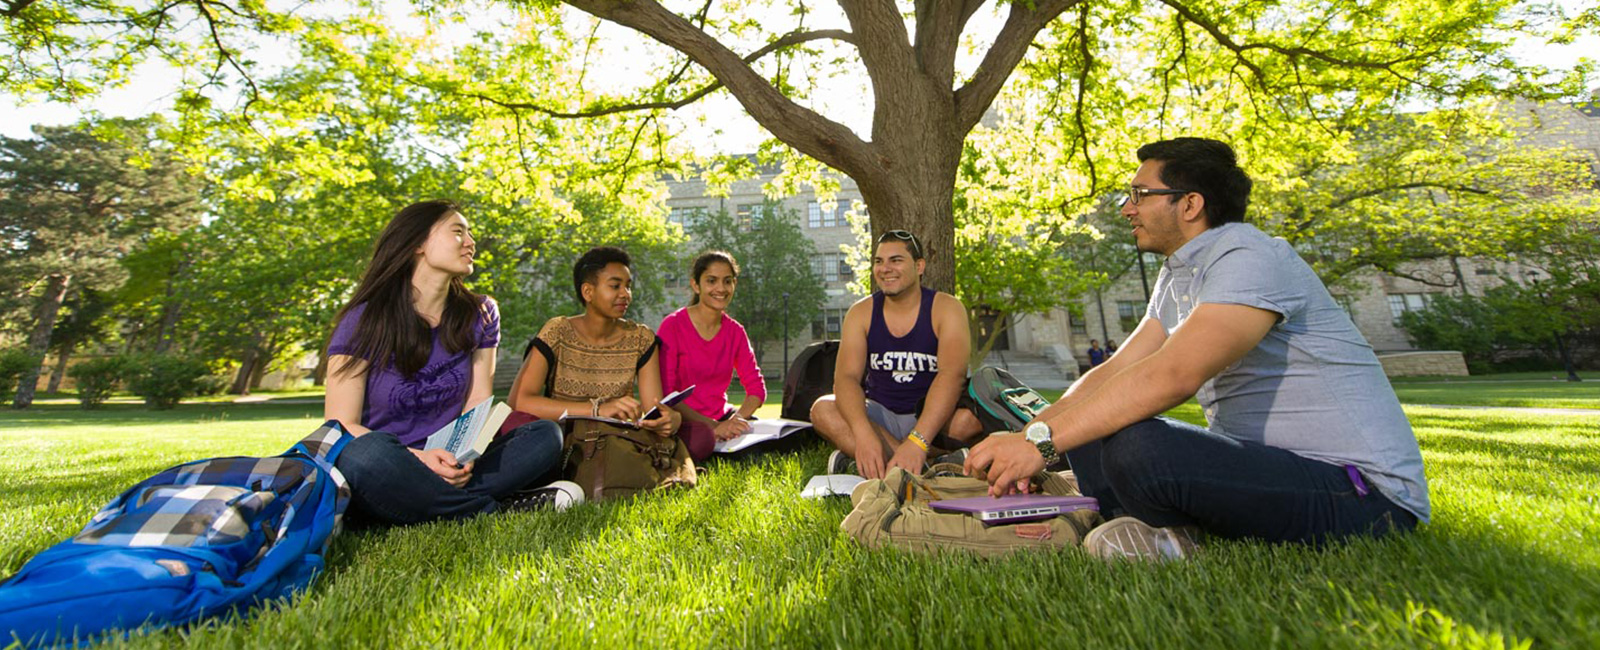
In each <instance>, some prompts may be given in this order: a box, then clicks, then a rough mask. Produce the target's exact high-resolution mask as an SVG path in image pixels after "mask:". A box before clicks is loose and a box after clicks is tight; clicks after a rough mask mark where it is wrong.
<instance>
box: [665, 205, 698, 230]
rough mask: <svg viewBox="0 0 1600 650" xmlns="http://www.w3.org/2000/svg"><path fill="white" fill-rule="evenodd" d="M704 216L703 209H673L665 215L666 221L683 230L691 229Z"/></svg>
mask: <svg viewBox="0 0 1600 650" xmlns="http://www.w3.org/2000/svg"><path fill="white" fill-rule="evenodd" d="M704 215H705V208H673V209H672V210H671V211H669V212H668V213H667V221H668V222H670V223H675V224H678V225H680V226H683V227H684V228H693V227H694V226H695V224H698V223H700V219H701V218H702V217H703V216H704Z"/></svg>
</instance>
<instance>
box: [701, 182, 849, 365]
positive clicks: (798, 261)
mask: <svg viewBox="0 0 1600 650" xmlns="http://www.w3.org/2000/svg"><path fill="white" fill-rule="evenodd" d="M691 221H692V222H691V224H690V225H689V226H688V228H687V230H688V232H689V234H690V237H691V238H690V244H689V246H688V248H687V253H688V254H687V255H686V256H685V257H684V258H683V259H684V261H683V263H682V264H680V265H679V268H678V270H677V271H676V273H675V275H677V276H678V277H681V278H683V286H684V287H686V288H685V292H687V291H688V290H687V287H688V284H689V278H688V275H689V271H690V270H691V269H690V268H689V263H690V262H691V261H692V260H693V259H694V257H695V256H696V255H699V254H700V253H702V252H704V251H710V250H723V251H727V252H729V253H731V254H732V255H733V258H734V259H735V260H737V261H738V262H739V288H738V291H737V293H736V294H735V295H734V299H733V304H731V305H729V306H728V312H729V315H731V316H733V317H734V318H735V319H738V321H739V322H740V323H743V324H744V327H745V331H746V332H747V333H748V334H749V335H750V345H751V346H752V347H754V348H755V352H756V356H757V358H759V357H760V356H761V354H762V353H763V351H764V350H765V348H766V346H767V345H768V344H770V343H773V342H777V343H782V342H783V340H784V336H785V335H788V336H791V337H792V336H794V335H795V334H798V333H800V332H803V331H805V328H806V327H807V326H808V324H809V323H810V322H811V319H812V318H813V317H815V316H816V314H817V313H818V312H820V311H822V305H823V303H824V302H826V301H827V295H826V294H825V293H824V292H823V283H822V278H820V277H818V276H817V273H816V271H815V270H814V269H813V268H812V266H811V259H812V257H813V256H814V255H816V253H817V249H816V247H815V246H814V245H812V243H811V239H810V238H808V237H806V235H805V232H804V231H803V230H801V229H800V221H799V216H798V215H797V214H795V212H794V211H792V210H783V209H781V208H780V206H779V205H778V204H777V203H776V202H774V201H767V202H765V203H763V204H762V206H761V208H760V209H759V210H756V211H754V212H752V213H751V214H750V215H749V216H748V217H745V218H741V216H740V215H737V214H730V213H728V211H727V210H719V211H717V212H702V213H700V214H699V216H698V218H696V219H693V220H691ZM680 300H682V302H683V303H687V302H688V301H687V299H686V298H683V299H680ZM786 316H787V320H785V317H786Z"/></svg>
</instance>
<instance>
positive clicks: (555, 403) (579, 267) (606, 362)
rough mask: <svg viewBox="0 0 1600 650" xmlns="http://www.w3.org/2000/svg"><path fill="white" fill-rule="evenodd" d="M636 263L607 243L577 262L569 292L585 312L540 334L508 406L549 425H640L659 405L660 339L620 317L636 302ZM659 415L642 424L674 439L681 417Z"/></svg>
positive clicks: (553, 321) (668, 412)
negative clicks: (573, 420)
mask: <svg viewBox="0 0 1600 650" xmlns="http://www.w3.org/2000/svg"><path fill="white" fill-rule="evenodd" d="M632 266H633V262H632V260H631V259H629V257H628V254H627V253H626V252H624V251H623V250H622V249H620V248H614V247H610V246H601V247H598V248H593V249H590V250H589V252H587V253H584V254H583V257H580V258H578V262H577V264H576V265H574V266H573V269H572V288H573V289H574V290H575V291H576V292H577V296H578V302H580V303H581V304H583V314H581V315H578V316H557V317H555V318H552V319H550V320H549V321H546V322H545V324H544V327H541V328H540V329H539V334H538V336H536V337H534V339H533V342H532V343H531V344H529V347H530V350H529V351H527V352H524V354H523V357H524V359H523V362H522V370H521V371H520V372H518V373H517V380H516V382H514V383H513V384H511V398H510V400H509V403H510V404H511V408H514V409H516V410H518V411H523V412H525V413H532V414H534V415H537V416H539V417H540V418H542V419H546V420H554V419H556V418H559V417H561V414H562V413H586V414H591V415H600V416H605V417H610V418H616V419H619V420H637V419H638V418H639V416H641V415H643V414H645V413H647V412H649V411H650V409H651V407H654V406H655V405H656V404H657V403H659V402H660V401H661V369H660V360H659V355H657V354H656V352H657V348H659V347H660V342H659V340H658V339H656V335H655V333H653V332H651V331H650V328H648V327H645V326H644V325H640V324H639V323H635V322H633V321H630V320H627V319H625V318H623V315H624V314H626V313H627V312H628V304H629V303H630V302H631V301H632V299H633V270H632ZM533 351H537V352H538V354H532V353H531V352H533ZM636 386H637V388H638V395H639V396H638V398H637V399H635V398H634V388H635V387H636ZM662 410H663V411H665V412H666V414H665V415H662V416H661V417H658V418H656V419H653V420H645V421H643V422H641V423H640V426H641V427H643V428H644V429H647V430H649V431H653V432H655V433H656V434H657V435H660V436H663V437H665V436H671V435H673V433H674V432H676V431H677V430H678V424H679V418H680V417H681V416H680V415H678V412H677V411H676V410H673V409H670V408H668V409H662Z"/></svg>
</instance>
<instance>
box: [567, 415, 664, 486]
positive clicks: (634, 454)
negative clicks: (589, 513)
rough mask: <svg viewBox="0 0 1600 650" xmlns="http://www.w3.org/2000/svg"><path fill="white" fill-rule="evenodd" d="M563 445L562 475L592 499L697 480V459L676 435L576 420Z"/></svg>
mask: <svg viewBox="0 0 1600 650" xmlns="http://www.w3.org/2000/svg"><path fill="white" fill-rule="evenodd" d="M565 447H566V460H565V461H564V462H563V463H562V474H563V475H565V476H566V478H567V480H570V481H572V482H574V483H577V484H578V485H579V486H580V487H582V488H583V492H584V496H585V497H586V498H587V499H588V500H590V501H603V500H606V499H617V498H623V497H631V496H634V495H636V494H639V493H641V492H649V491H652V490H659V489H666V488H675V487H686V488H688V487H694V484H695V469H694V460H692V459H690V458H689V448H688V447H687V446H686V445H684V444H683V440H682V439H681V438H679V437H677V436H673V437H670V438H663V437H661V436H658V435H656V434H654V433H651V432H649V431H641V430H634V429H624V428H621V427H617V426H613V425H610V424H606V423H604V422H595V421H592V420H573V421H572V423H571V426H570V427H569V430H568V432H567V436H566V443H565Z"/></svg>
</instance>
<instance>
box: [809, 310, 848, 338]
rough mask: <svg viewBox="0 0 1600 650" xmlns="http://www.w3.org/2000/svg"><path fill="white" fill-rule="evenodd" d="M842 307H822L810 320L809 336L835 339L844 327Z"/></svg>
mask: <svg viewBox="0 0 1600 650" xmlns="http://www.w3.org/2000/svg"><path fill="white" fill-rule="evenodd" d="M845 311H846V310H844V309H824V310H822V313H821V314H818V315H817V317H816V318H814V319H812V320H811V338H813V339H836V338H839V332H841V331H843V329H844V313H845Z"/></svg>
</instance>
